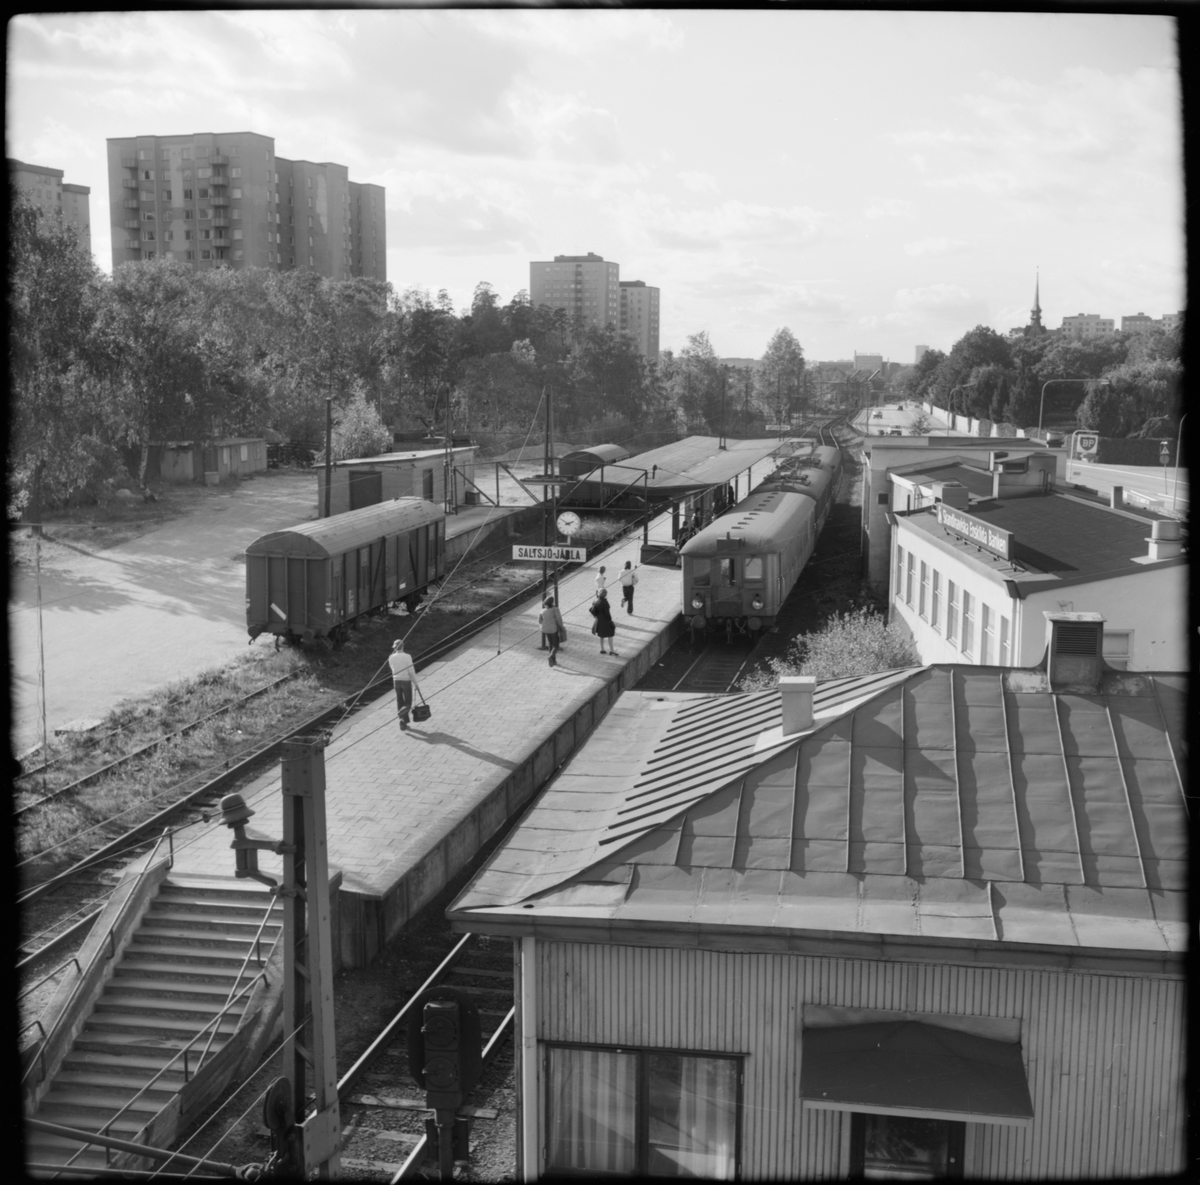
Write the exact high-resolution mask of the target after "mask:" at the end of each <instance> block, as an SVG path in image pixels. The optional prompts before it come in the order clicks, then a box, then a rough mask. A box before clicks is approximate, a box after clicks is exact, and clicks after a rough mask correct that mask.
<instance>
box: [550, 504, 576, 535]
mask: <svg viewBox="0 0 1200 1185" xmlns="http://www.w3.org/2000/svg"><path fill="white" fill-rule="evenodd" d="M555 522H556V523H557V525H558V529H559V531H561V532H562V533H563V534H564V535H574V534H575V532H576V531H578V530H579V527H580V522H579V515H577V514H576V513H575V511H573V510H564V511H563V512H562V514H560V515H559V516H558V518H557V519H556V520H555Z"/></svg>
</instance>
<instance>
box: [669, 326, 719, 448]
mask: <svg viewBox="0 0 1200 1185" xmlns="http://www.w3.org/2000/svg"><path fill="white" fill-rule="evenodd" d="M687 342H688V344H687V345H686V346H684V348H683V349H682V350H680V351H679V356H678V358H676V359H674V365H673V368H672V369H673V374H672V375H671V379H670V384H671V394H672V399H673V402H674V403H675V404H676V406H678V408H679V410H680V411H681V412H682V413H683V416H684V420H685V421H686V423H687V424H688V426H689V427H691V426H692V425H696V426H700V425H703V426H704V427H705V428H706V429H707V430H708V431H710V432H711V431H713V429H714V427H715V426H716V424H717V421H718V420H719V419H720V415H721V365H720V363H719V362H718V360H717V354H716V351H715V350H714V349H713V347H712V342H710V341H709V340H708V333H707V331H705V330H701V331H700V332H699V333H693V334H691V335H690V336H689V337H688V339H687Z"/></svg>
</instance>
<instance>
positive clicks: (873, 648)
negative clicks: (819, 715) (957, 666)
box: [742, 605, 918, 690]
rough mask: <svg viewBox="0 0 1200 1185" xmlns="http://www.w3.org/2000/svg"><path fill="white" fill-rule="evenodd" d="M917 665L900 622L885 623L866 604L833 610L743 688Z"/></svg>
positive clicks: (751, 688)
mask: <svg viewBox="0 0 1200 1185" xmlns="http://www.w3.org/2000/svg"><path fill="white" fill-rule="evenodd" d="M917 663H918V659H917V656H916V653H915V652H914V651H913V648H912V644H911V642H910V641H909V640H908V638H907V636H906V635H905V634H904V632H903V630H902V629H901V628H900V626H899V625H897V624H895V623H892V624H891V625H889V624H887V622H886V621H885V620H884V618H883V616H882V615H881V614H879V613H876V612H875V611H874V610H873V609H871V608H870V607H869V606H866V605H863V606H860V607H859V608H857V609H853V610H851V611H850V612H848V613H835V614H834V615H833V616H832V617H831V618H829V619H828V620H827V621H826V622H825V624H824V625H823V626H822V627H821V628H820V629H819V630H816V631H814V632H813V633H810V634H801V635H800V637H798V638H796V639H795V640H794V641H793V642H792V644H791V645H790V646H789V647H788V650H787V653H786V654H785V655H784V657H783V658H776V659H768V661H767V665H768V667H770V669H771V675H758V676H755V677H754V678H752V679H751V680H746V681H745V682H743V684H742V689H743V690H762V689H764V688H766V687H771V686H773V685H774V683H775V679H776V678H778V676H780V675H813V676H815V677H816V678H818V679H837V678H842V677H844V676H847V675H873V674H875V673H876V672H877V671H890V670H894V669H896V668H898V667H911V666H916V665H917ZM772 676H774V677H772Z"/></svg>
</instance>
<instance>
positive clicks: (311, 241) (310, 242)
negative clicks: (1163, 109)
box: [308, 235, 313, 247]
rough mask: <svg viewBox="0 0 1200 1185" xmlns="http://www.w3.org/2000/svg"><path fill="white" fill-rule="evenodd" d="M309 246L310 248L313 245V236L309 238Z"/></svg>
mask: <svg viewBox="0 0 1200 1185" xmlns="http://www.w3.org/2000/svg"><path fill="white" fill-rule="evenodd" d="M308 245H309V246H310V247H311V246H312V245H313V237H312V235H309V236H308Z"/></svg>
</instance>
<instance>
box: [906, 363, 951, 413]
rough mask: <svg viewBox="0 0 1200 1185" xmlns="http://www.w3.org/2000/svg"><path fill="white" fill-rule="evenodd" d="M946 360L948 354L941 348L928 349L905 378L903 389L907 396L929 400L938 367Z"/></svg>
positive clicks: (922, 401) (921, 400)
mask: <svg viewBox="0 0 1200 1185" xmlns="http://www.w3.org/2000/svg"><path fill="white" fill-rule="evenodd" d="M945 361H946V355H945V354H944V353H943V352H942V351H941V350H926V351H925V353H924V354H922V355H921V359H920V361H919V362H917V363H916V365H915V366H913V367H912V369H911V370H910V371H909V373H908V374H907V375H906V376H905V378H904V386H903V391H904V394H905V395H906V396H907V398H909V399H915V400H917V401H918V402H921V403H927V402H929V400H930V399H931V398H932V390H931V388H932V386H933V383H934V379H935V376H936V375H937V371H938V367H939V366H941V365H942V363H943V362H945Z"/></svg>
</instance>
